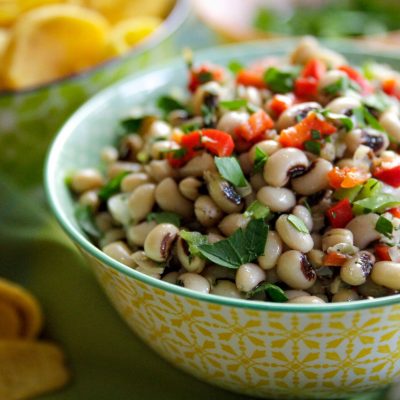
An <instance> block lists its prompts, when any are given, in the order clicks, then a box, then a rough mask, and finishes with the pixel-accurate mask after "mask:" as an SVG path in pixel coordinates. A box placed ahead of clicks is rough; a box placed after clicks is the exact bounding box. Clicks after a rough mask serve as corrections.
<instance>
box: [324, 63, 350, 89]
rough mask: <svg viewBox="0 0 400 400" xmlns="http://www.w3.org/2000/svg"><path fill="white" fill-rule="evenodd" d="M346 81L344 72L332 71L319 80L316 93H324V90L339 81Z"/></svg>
mask: <svg viewBox="0 0 400 400" xmlns="http://www.w3.org/2000/svg"><path fill="white" fill-rule="evenodd" d="M344 79H347V75H346V73H345V72H343V71H340V70H337V69H333V70H330V71H328V72H326V73H325V74H324V75H323V76H322V77H321V79H320V80H319V82H318V91H319V92H320V93H325V89H326V88H327V87H328V86H330V85H332V84H335V83H337V82H338V81H340V80H344Z"/></svg>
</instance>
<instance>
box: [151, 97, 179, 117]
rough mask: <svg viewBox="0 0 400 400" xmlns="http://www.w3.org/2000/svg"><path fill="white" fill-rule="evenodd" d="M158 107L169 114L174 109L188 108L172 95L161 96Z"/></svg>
mask: <svg viewBox="0 0 400 400" xmlns="http://www.w3.org/2000/svg"><path fill="white" fill-rule="evenodd" d="M157 107H158V108H159V109H160V110H161V111H163V113H164V114H165V115H166V114H169V113H170V112H171V111H174V110H186V107H185V105H184V104H182V103H181V102H179V101H178V100H176V99H174V98H173V97H171V96H161V97H159V98H158V100H157Z"/></svg>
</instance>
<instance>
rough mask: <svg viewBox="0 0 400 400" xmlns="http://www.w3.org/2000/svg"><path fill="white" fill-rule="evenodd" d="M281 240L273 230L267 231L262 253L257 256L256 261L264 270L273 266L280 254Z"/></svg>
mask: <svg viewBox="0 0 400 400" xmlns="http://www.w3.org/2000/svg"><path fill="white" fill-rule="evenodd" d="M282 247H283V244H282V240H281V238H280V237H279V235H278V234H277V233H276V232H275V231H269V233H268V237H267V241H266V242H265V247H264V255H262V256H260V257H258V258H257V262H258V264H259V265H260V267H261V268H262V269H264V270H270V269H272V268H274V267H275V265H276V264H277V262H278V259H279V257H280V255H281V254H282Z"/></svg>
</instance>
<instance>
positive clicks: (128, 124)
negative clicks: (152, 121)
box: [120, 115, 148, 133]
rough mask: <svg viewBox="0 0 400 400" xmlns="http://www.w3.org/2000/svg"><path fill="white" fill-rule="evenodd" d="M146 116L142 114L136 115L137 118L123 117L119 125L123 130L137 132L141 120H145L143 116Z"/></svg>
mask: <svg viewBox="0 0 400 400" xmlns="http://www.w3.org/2000/svg"><path fill="white" fill-rule="evenodd" d="M147 117H148V116H147V115H145V116H142V117H137V118H134V117H132V118H126V119H123V120H122V121H121V122H120V124H121V126H122V127H123V128H124V130H125V132H129V133H138V132H139V130H140V128H141V126H142V123H143V121H144V120H145V118H147Z"/></svg>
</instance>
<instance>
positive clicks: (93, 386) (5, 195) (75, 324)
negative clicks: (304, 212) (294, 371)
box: [0, 25, 400, 400]
mask: <svg viewBox="0 0 400 400" xmlns="http://www.w3.org/2000/svg"><path fill="white" fill-rule="evenodd" d="M196 26H197V28H196V29H194V27H193V25H191V26H189V27H186V29H185V31H184V32H183V33H182V35H181V37H180V39H179V40H178V44H177V47H178V48H179V47H180V46H181V45H183V44H185V45H187V44H188V41H187V35H188V33H189V32H190V35H191V37H193V38H194V40H193V41H192V43H193V44H194V47H199V45H205V44H210V42H211V41H213V40H214V39H213V36H212V34H210V32H209V31H207V30H205V29H204V28H201V27H200V28H199V26H198V25H196ZM1 151H2V150H1V149H0V156H1ZM11 175H12V174H11ZM0 276H4V277H6V278H9V279H11V280H14V281H16V282H19V283H21V284H22V285H24V286H25V287H27V288H28V289H29V290H31V291H32V292H33V293H34V294H35V295H36V296H37V297H38V298H39V300H40V302H41V303H42V305H43V308H44V312H45V315H46V326H45V332H44V337H45V338H47V339H51V340H54V341H56V342H58V343H60V344H61V345H62V346H63V348H64V349H65V351H66V354H67V357H68V361H69V364H70V368H71V370H72V373H73V380H72V382H71V383H70V384H69V385H68V386H67V387H66V388H64V389H63V390H62V391H59V392H57V393H52V394H49V395H46V396H43V397H41V399H42V400H80V399H82V400H83V399H84V400H103V399H104V400H111V399H113V400H125V399H141V400H146V399H149V400H150V399H174V400H179V399H185V400H186V399H187V398H188V397H189V396H190V398H191V400H200V399H217V398H218V399H219V400H224V399H226V400H228V399H231V400H233V399H239V398H240V399H243V396H239V395H235V394H232V393H228V392H225V391H222V390H220V389H217V388H214V387H211V386H208V385H206V384H203V383H201V382H199V381H197V380H196V379H194V378H192V377H190V376H188V375H186V374H184V373H181V372H180V371H178V370H176V369H174V368H172V367H171V366H170V365H169V364H167V363H166V362H165V361H164V360H162V359H160V358H159V357H158V356H157V355H156V354H154V353H153V352H152V351H151V350H150V349H149V348H147V347H146V346H145V345H144V344H143V343H142V342H141V341H140V340H139V339H138V338H136V337H135V336H134V335H133V333H131V331H130V330H129V329H128V328H127V326H125V324H124V323H123V322H122V320H121V319H120V318H119V316H118V315H117V314H116V313H115V312H114V310H113V309H112V307H111V306H110V304H109V303H108V301H107V299H106V298H105V295H104V294H103V293H102V291H101V290H100V288H99V286H98V285H97V282H96V281H95V279H94V276H93V275H92V274H91V272H90V271H89V269H88V268H87V267H86V264H85V262H84V261H83V259H82V258H81V256H80V255H79V253H78V252H77V251H76V249H75V248H74V246H73V245H72V244H71V243H70V241H69V240H68V239H67V238H66V236H65V235H64V234H63V232H62V231H61V229H60V228H59V227H58V225H57V223H56V222H55V220H54V218H53V217H52V216H51V215H50V213H49V210H48V209H47V207H46V204H45V201H44V198H43V191H42V187H41V183H40V182H38V185H37V190H36V192H35V193H32V192H30V193H26V192H25V191H24V190H23V188H17V187H15V186H14V185H13V182H12V179H11V180H10V179H6V178H4V177H3V176H2V175H1V172H0ZM399 397H400V396H398V397H393V400H397V399H398V398H399ZM378 399H382V400H383V394H377V393H375V394H369V395H365V396H361V397H359V399H357V400H378Z"/></svg>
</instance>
